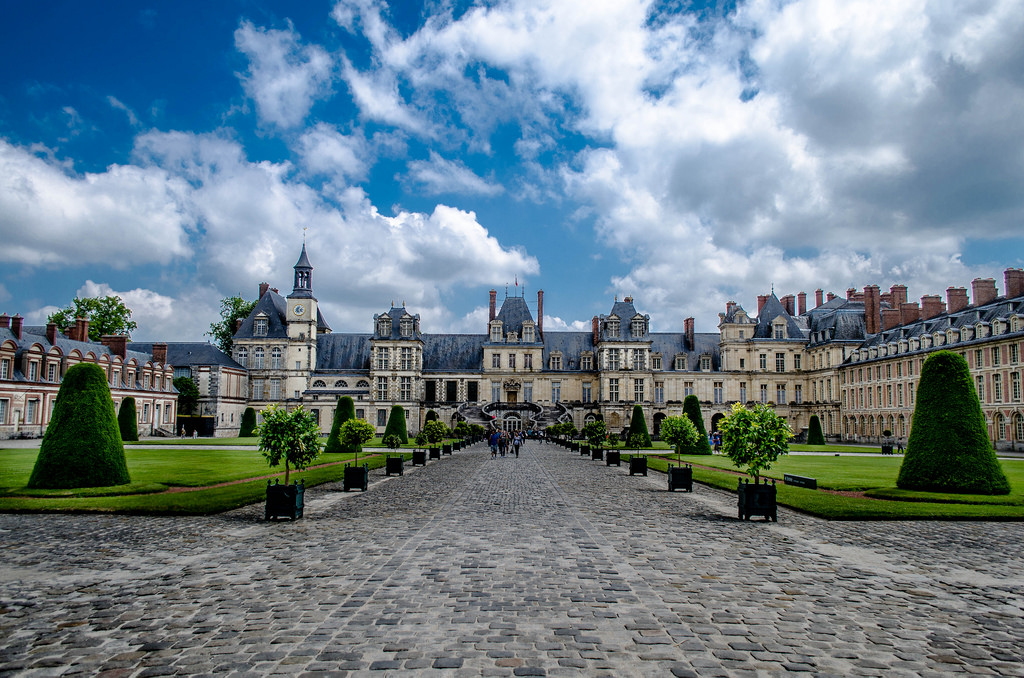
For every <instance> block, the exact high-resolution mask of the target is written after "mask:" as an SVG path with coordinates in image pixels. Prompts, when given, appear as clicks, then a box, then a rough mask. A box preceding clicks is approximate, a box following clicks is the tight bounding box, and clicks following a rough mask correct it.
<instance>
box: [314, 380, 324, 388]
mask: <svg viewBox="0 0 1024 678" xmlns="http://www.w3.org/2000/svg"><path fill="white" fill-rule="evenodd" d="M313 388H327V382H325V381H324V380H322V379H317V380H316V381H314V382H313Z"/></svg>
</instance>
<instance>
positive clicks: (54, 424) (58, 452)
mask: <svg viewBox="0 0 1024 678" xmlns="http://www.w3.org/2000/svg"><path fill="white" fill-rule="evenodd" d="M134 405H135V403H134V401H132V408H131V411H132V412H133V413H134V412H135V406H134ZM130 482H131V478H130V477H129V476H128V464H127V463H126V461H125V458H124V443H122V442H121V433H120V431H119V430H118V425H117V417H116V416H115V415H114V401H113V400H111V398H110V387H109V386H107V377H106V374H105V373H104V371H103V369H102V368H101V367H99V366H98V365H95V364H93V363H79V364H77V365H74V366H72V367H71V368H70V369H69V370H68V371H67V373H66V374H65V375H64V380H63V381H62V382H61V385H60V391H58V392H57V402H56V403H55V404H54V407H53V417H52V418H51V419H50V424H49V426H47V427H46V434H45V435H44V436H43V443H42V445H41V446H40V448H39V456H38V457H36V463H35V467H34V468H33V469H32V475H31V476H30V477H29V481H28V487H30V488H40V489H42V488H45V489H67V488H74V487H107V486H110V485H126V484H128V483H130Z"/></svg>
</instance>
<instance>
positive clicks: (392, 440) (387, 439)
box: [381, 433, 402, 450]
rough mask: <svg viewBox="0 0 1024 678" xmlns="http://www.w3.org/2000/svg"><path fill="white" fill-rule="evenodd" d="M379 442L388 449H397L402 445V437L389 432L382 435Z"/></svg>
mask: <svg viewBox="0 0 1024 678" xmlns="http://www.w3.org/2000/svg"><path fill="white" fill-rule="evenodd" d="M381 442H382V443H384V447H386V448H388V449H389V450H397V449H398V448H399V447H401V446H402V439H401V438H399V437H398V436H396V435H395V434H394V433H390V434H388V435H386V436H384V439H383V440H381Z"/></svg>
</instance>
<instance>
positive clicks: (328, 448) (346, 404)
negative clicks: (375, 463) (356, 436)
mask: <svg viewBox="0 0 1024 678" xmlns="http://www.w3.org/2000/svg"><path fill="white" fill-rule="evenodd" d="M355 418H356V404H355V402H354V401H353V400H352V398H350V397H349V396H341V397H340V398H338V406H337V407H336V408H335V410H334V421H333V422H332V423H331V435H329V436H328V437H327V445H325V446H324V452H358V451H359V450H358V448H356V449H353V448H352V447H351V446H350V445H346V444H345V443H343V442H342V440H341V425H342V424H344V423H345V422H346V421H348V420H349V419H355Z"/></svg>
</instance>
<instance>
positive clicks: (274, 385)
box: [270, 379, 281, 400]
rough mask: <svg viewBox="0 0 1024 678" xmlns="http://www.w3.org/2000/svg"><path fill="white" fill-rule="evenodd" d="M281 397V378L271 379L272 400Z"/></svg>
mask: <svg viewBox="0 0 1024 678" xmlns="http://www.w3.org/2000/svg"><path fill="white" fill-rule="evenodd" d="M280 399H281V380H280V379H271V380H270V400H280Z"/></svg>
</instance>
